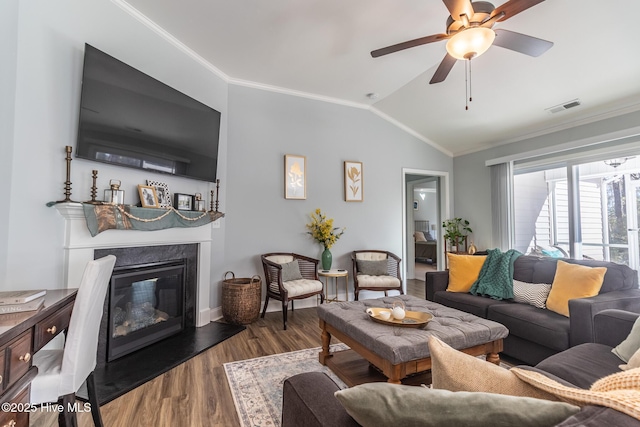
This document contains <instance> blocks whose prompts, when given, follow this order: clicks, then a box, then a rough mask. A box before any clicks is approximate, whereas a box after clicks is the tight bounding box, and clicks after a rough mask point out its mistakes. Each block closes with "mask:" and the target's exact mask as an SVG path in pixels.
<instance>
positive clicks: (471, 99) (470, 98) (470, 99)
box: [469, 58, 473, 102]
mask: <svg viewBox="0 0 640 427" xmlns="http://www.w3.org/2000/svg"><path fill="white" fill-rule="evenodd" d="M471 101H473V98H472V96H471V58H469V102H471Z"/></svg>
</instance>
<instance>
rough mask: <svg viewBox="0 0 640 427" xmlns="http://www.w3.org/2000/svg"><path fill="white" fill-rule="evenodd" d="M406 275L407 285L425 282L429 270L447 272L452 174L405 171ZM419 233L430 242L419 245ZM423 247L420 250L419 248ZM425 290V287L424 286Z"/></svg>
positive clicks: (404, 224) (404, 239)
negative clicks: (445, 228) (444, 231)
mask: <svg viewBox="0 0 640 427" xmlns="http://www.w3.org/2000/svg"><path fill="white" fill-rule="evenodd" d="M402 173H403V179H402V182H403V186H404V189H403V190H404V191H403V196H404V203H403V221H402V223H403V245H402V246H403V255H402V259H403V260H406V261H405V262H404V263H403V270H404V271H403V275H404V277H405V278H406V279H407V284H411V283H414V282H415V280H420V281H422V282H424V280H425V272H426V271H427V270H440V269H442V268H443V266H444V263H443V255H444V249H443V245H442V238H441V227H440V224H441V223H442V219H443V218H448V217H449V200H450V198H449V174H448V172H441V171H428V170H419V169H403V171H402ZM416 231H418V232H421V233H422V234H423V235H424V237H425V240H427V241H428V242H424V243H416V234H415V233H416ZM418 245H420V247H418ZM421 286H424V285H423V284H422V285H421Z"/></svg>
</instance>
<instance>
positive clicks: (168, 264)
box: [94, 244, 198, 366]
mask: <svg viewBox="0 0 640 427" xmlns="http://www.w3.org/2000/svg"><path fill="white" fill-rule="evenodd" d="M106 255H115V257H116V265H115V268H114V275H113V278H114V281H113V283H114V284H115V285H116V286H118V289H119V287H120V286H121V285H120V284H119V283H121V282H122V283H126V282H127V279H131V280H129V282H131V281H133V282H134V283H135V284H136V285H139V284H143V285H145V284H149V282H151V281H149V280H146V281H145V280H144V279H146V278H149V277H155V276H156V275H157V271H158V270H159V271H160V272H161V273H160V274H162V271H165V272H167V273H168V274H169V275H170V276H171V275H173V276H176V277H179V279H177V280H179V281H180V282H181V283H180V286H176V288H177V289H176V291H177V292H176V296H177V297H178V298H182V296H181V295H182V293H183V292H184V302H183V301H179V302H177V304H176V305H175V307H179V309H178V310H175V309H170V310H169V309H166V308H165V310H163V311H159V310H156V312H159V313H162V314H161V315H162V316H164V315H165V314H166V313H167V312H169V314H170V315H174V316H170V317H169V319H168V320H166V321H165V320H162V321H157V323H156V324H154V325H152V326H151V327H147V328H144V329H143V331H144V330H148V331H150V332H151V335H152V336H151V337H147V338H145V337H144V336H143V335H144V334H142V333H141V331H135V332H133V333H131V334H130V336H117V337H116V338H115V339H114V340H113V342H112V343H111V345H109V337H114V335H117V334H115V330H114V329H115V328H114V320H113V318H112V319H111V321H110V313H111V315H112V316H111V317H113V315H114V310H115V309H117V310H119V311H120V310H121V308H120V307H116V306H117V305H120V306H121V307H124V305H122V304H116V302H115V301H116V300H117V298H115V297H116V295H114V298H112V295H111V291H112V290H111V289H109V290H107V296H106V298H105V304H104V311H103V314H102V322H101V325H100V334H99V337H98V358H97V363H98V365H99V366H100V365H105V364H108V363H109V362H110V361H112V360H114V359H116V358H118V357H122V356H125V355H126V354H128V353H130V352H133V351H135V350H138V349H139V348H142V347H143V346H144V345H146V344H152V343H153V342H155V341H157V338H158V337H159V338H160V339H162V338H165V337H168V336H171V335H174V334H176V333H180V332H181V331H183V330H186V329H189V328H193V327H195V325H196V321H195V319H196V294H197V291H198V289H197V288H198V278H197V268H198V245H197V244H181V245H165V246H145V247H130V248H110V249H97V250H95V251H94V258H96V259H98V258H101V257H103V256H106ZM132 267H135V268H134V269H132V270H131V268H132ZM154 269H155V271H156V272H155V273H154ZM119 277H120V278H119ZM161 280H162V279H158V281H155V282H154V283H152V284H153V285H154V288H155V285H156V282H157V283H158V284H159V283H161ZM136 281H137V282H136ZM168 281H170V280H168ZM173 281H176V280H173ZM145 282H146V283H145ZM110 288H111V286H110ZM116 292H118V293H119V292H120V291H119V290H118V291H116ZM117 296H118V297H121V295H120V294H119V295H117ZM129 305H131V304H129ZM135 307H136V306H135V304H134V308H135ZM160 308H164V307H160ZM138 311H139V306H138ZM175 315H177V316H175ZM110 326H111V327H110ZM157 331H160V332H157ZM154 334H155V338H154V336H153V335H154ZM137 335H140V336H142V337H141V339H138V340H137V341H135V342H133V340H132V339H131V338H135V337H136V336H137ZM145 341H147V342H145ZM114 343H115V344H114ZM116 344H120V346H118V345H116Z"/></svg>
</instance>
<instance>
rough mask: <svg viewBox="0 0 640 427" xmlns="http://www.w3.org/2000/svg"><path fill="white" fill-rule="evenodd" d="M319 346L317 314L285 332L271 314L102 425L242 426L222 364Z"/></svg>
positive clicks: (293, 321)
mask: <svg viewBox="0 0 640 427" xmlns="http://www.w3.org/2000/svg"><path fill="white" fill-rule="evenodd" d="M407 293H408V294H410V295H415V296H417V297H420V298H424V282H423V281H420V280H408V281H407ZM320 345H321V341H320V328H319V327H318V317H317V315H316V310H315V308H308V309H301V310H295V311H294V312H293V313H291V312H290V313H289V322H288V328H287V330H286V331H284V330H283V329H282V314H281V313H280V312H273V313H267V315H266V316H265V318H264V319H259V320H258V321H256V322H254V323H252V324H251V325H247V330H245V331H243V332H240V333H239V334H237V335H235V336H233V337H232V338H230V339H228V340H226V341H224V342H222V343H221V344H218V345H216V346H215V347H213V348H211V349H209V350H207V351H205V352H203V353H201V354H200V355H198V356H196V357H194V358H193V359H190V360H189V361H187V362H185V363H183V364H181V365H179V366H177V367H176V368H174V369H172V370H170V371H168V372H166V373H165V374H163V375H160V376H159V377H157V378H155V379H153V380H151V381H149V382H148V383H146V384H144V385H142V386H140V387H138V388H136V389H134V390H132V391H130V392H129V393H127V394H125V395H123V396H121V397H119V398H117V399H115V400H113V401H111V402H109V403H108V404H106V405H104V406H103V407H102V408H101V412H102V417H103V421H104V425H105V426H106V427H111V426H118V427H119V426H125V425H126V426H138V427H146V426H149V427H170V426H178V425H179V426H211V427H216V426H220V427H233V426H238V425H239V423H238V418H237V415H236V410H235V406H234V404H233V399H232V397H231V391H230V390H229V387H228V385H227V379H226V376H225V373H224V369H223V367H222V365H223V364H224V363H227V362H232V361H237V360H245V359H251V358H254V357H260V356H266V355H270V354H277V353H285V352H289V351H295V350H302V349H305V348H311V347H319V346H320ZM78 424H79V426H80V427H91V426H93V422H92V420H91V414H90V413H88V412H87V413H81V414H79V416H78ZM30 425H31V426H34V427H35V426H38V427H54V426H56V425H57V416H56V414H55V413H46V412H41V411H36V412H35V413H33V414H32V415H31V423H30Z"/></svg>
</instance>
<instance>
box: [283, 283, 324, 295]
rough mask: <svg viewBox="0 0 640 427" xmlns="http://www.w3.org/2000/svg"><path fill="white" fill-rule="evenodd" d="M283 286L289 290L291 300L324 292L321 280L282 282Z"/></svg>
mask: <svg viewBox="0 0 640 427" xmlns="http://www.w3.org/2000/svg"><path fill="white" fill-rule="evenodd" d="M282 286H284V288H285V289H286V290H287V292H288V294H289V298H293V297H297V296H300V295H306V294H310V293H312V292H317V291H321V290H322V282H321V281H319V280H309V279H298V280H289V281H288V282H282Z"/></svg>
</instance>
